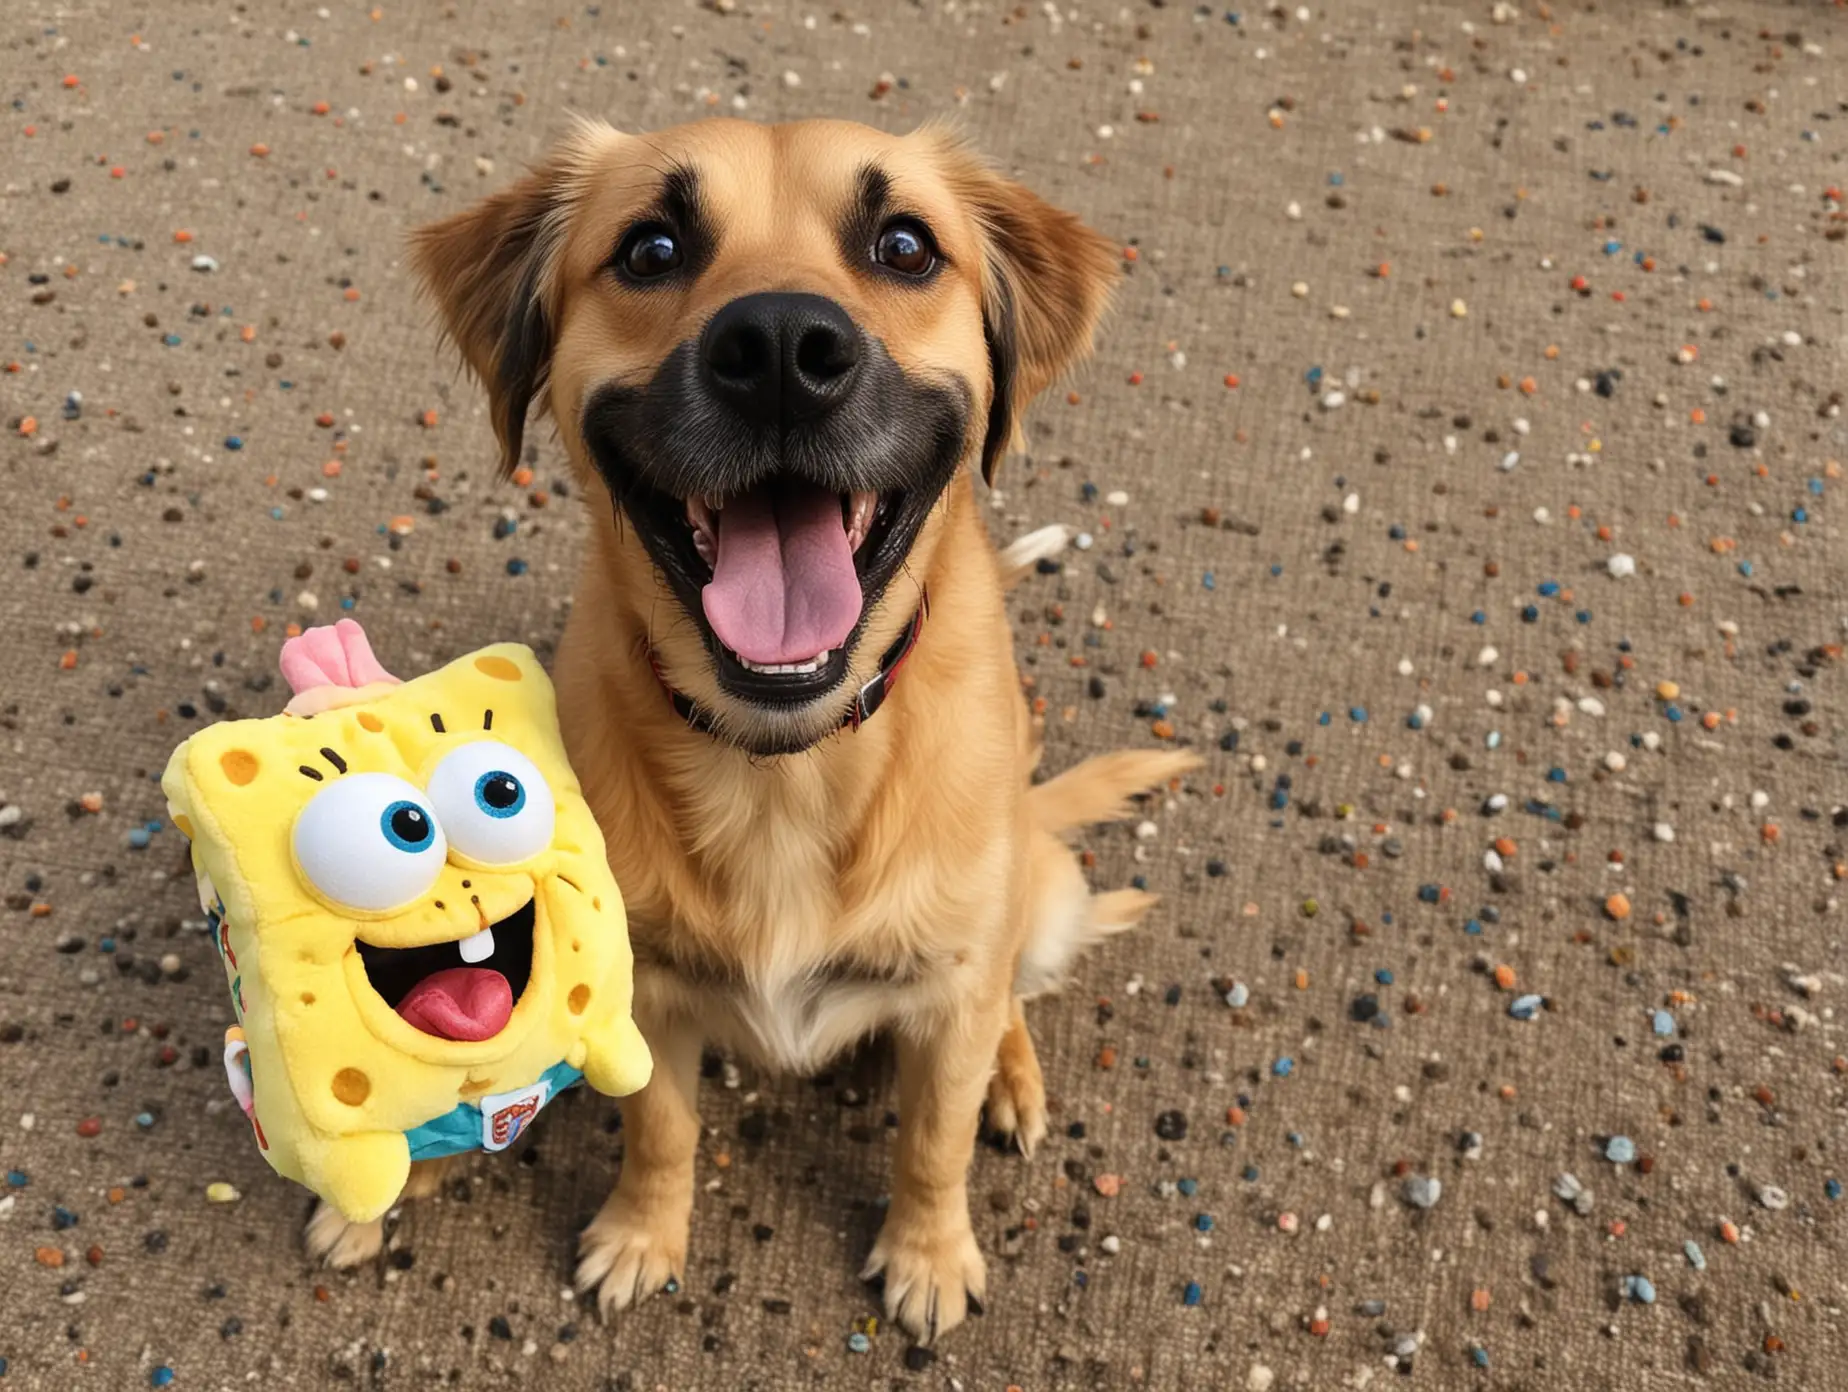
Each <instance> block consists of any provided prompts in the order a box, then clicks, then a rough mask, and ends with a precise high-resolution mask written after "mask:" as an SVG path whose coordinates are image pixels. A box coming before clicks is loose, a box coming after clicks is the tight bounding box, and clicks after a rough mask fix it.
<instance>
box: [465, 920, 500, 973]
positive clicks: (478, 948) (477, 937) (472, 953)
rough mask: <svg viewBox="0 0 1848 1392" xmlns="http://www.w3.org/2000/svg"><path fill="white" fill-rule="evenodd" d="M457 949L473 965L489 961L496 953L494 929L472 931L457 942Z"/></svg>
mask: <svg viewBox="0 0 1848 1392" xmlns="http://www.w3.org/2000/svg"><path fill="white" fill-rule="evenodd" d="M456 950H457V951H458V952H460V953H461V954H462V960H463V961H464V962H467V963H468V964H469V965H470V966H471V967H472V966H474V965H475V964H476V963H477V962H485V961H487V960H488V958H490V957H492V956H493V955H494V930H493V929H492V928H483V929H482V930H481V931H480V932H479V933H470V934H469V935H468V936H467V937H466V938H464V939H462V941H461V942H459V943H457V944H456Z"/></svg>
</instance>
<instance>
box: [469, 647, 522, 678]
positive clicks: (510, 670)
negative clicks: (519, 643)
mask: <svg viewBox="0 0 1848 1392" xmlns="http://www.w3.org/2000/svg"><path fill="white" fill-rule="evenodd" d="M475 670H476V671H477V672H479V673H481V675H482V676H484V677H493V678H494V680H495V681H518V680H519V679H520V668H519V665H518V664H517V663H515V662H513V661H512V660H511V659H509V658H505V657H497V656H495V655H494V654H493V653H489V654H488V655H487V656H485V657H478V658H476V659H475Z"/></svg>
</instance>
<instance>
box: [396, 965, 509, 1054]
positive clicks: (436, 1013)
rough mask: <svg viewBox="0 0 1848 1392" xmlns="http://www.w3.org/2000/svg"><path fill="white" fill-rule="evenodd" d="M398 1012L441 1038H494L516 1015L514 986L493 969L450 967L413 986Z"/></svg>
mask: <svg viewBox="0 0 1848 1392" xmlns="http://www.w3.org/2000/svg"><path fill="white" fill-rule="evenodd" d="M398 1014H399V1015H400V1016H401V1017H403V1019H404V1020H405V1021H407V1022H408V1023H409V1024H411V1025H412V1026H413V1027H414V1028H416V1029H420V1030H422V1031H423V1032H424V1033H425V1034H434V1035H435V1036H436V1037H437V1038H438V1039H460V1040H469V1041H473V1040H477V1039H491V1038H493V1037H494V1036H495V1035H497V1034H499V1033H500V1032H501V1030H502V1029H503V1028H504V1027H505V1026H506V1024H507V1017H508V1016H509V1015H511V1014H513V988H512V987H511V986H509V985H508V984H507V978H506V977H504V976H502V975H501V974H500V973H499V972H497V971H494V970H492V969H491V968H488V967H450V968H448V969H447V970H444V971H440V972H432V973H431V974H430V975H429V976H426V977H425V978H424V979H423V980H422V981H420V982H418V983H417V984H416V985H415V986H413V987H411V990H410V994H408V995H407V996H405V998H404V999H403V1000H402V1001H400V1002H399V1003H398Z"/></svg>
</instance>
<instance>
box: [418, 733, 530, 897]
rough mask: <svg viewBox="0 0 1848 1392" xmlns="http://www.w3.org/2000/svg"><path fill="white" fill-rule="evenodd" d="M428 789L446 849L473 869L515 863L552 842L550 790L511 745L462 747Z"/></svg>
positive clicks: (479, 743) (490, 742)
mask: <svg viewBox="0 0 1848 1392" xmlns="http://www.w3.org/2000/svg"><path fill="white" fill-rule="evenodd" d="M429 789H430V805H431V806H432V807H434V808H435V809H436V815H437V818H438V820H440V821H441V822H442V824H443V831H444V832H445V833H446V834H447V835H448V837H449V848H450V849H451V850H452V851H454V852H456V853H457V854H459V855H461V856H464V857H466V858H467V859H469V860H471V861H474V862H475V863H476V864H478V865H490V866H503V865H515V864H518V863H519V862H520V861H523V860H528V859H530V858H532V857H533V856H536V855H538V854H539V852H541V851H543V850H545V849H546V847H548V846H550V845H551V844H552V828H553V825H554V823H555V820H556V817H557V808H556V806H555V805H554V803H553V801H552V790H551V789H550V788H549V787H547V786H546V781H545V775H544V774H542V773H540V772H539V769H538V767H537V766H536V765H535V764H534V763H533V761H532V760H531V759H529V758H527V757H526V756H525V755H524V754H522V753H520V751H519V750H517V749H515V748H513V747H512V746H511V745H506V744H502V743H501V742H500V741H498V740H475V741H473V742H471V743H469V744H465V745H463V746H462V747H461V748H460V749H457V750H455V751H454V752H452V753H450V754H448V755H445V756H444V758H443V761H442V762H441V763H440V764H438V765H437V766H436V769H435V771H434V772H433V773H432V774H431V775H430V785H429Z"/></svg>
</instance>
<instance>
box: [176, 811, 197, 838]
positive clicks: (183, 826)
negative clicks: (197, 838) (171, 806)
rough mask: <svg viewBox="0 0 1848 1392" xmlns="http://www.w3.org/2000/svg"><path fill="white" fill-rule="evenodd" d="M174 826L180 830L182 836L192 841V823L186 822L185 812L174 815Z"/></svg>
mask: <svg viewBox="0 0 1848 1392" xmlns="http://www.w3.org/2000/svg"><path fill="white" fill-rule="evenodd" d="M173 824H174V825H175V826H176V827H178V828H179V829H180V835H181V836H184V837H185V838H186V839H187V840H188V841H190V840H192V823H191V822H189V821H187V820H186V814H185V813H184V812H175V813H174V814H173Z"/></svg>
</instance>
